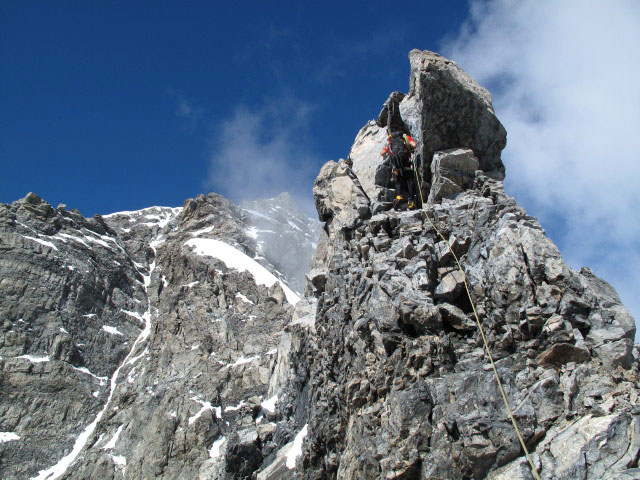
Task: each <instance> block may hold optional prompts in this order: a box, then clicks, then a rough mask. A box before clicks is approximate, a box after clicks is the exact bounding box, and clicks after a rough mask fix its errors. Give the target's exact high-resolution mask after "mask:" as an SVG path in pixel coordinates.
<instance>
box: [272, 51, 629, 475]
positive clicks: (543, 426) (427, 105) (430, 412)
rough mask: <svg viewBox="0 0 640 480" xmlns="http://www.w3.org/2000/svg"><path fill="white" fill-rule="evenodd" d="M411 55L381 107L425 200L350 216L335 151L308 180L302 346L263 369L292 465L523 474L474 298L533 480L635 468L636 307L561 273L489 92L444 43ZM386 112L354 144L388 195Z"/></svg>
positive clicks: (313, 471)
mask: <svg viewBox="0 0 640 480" xmlns="http://www.w3.org/2000/svg"><path fill="white" fill-rule="evenodd" d="M410 59H411V65H412V73H411V90H410V92H409V94H408V95H407V96H403V95H398V94H392V96H391V97H390V99H389V100H388V101H387V102H386V104H385V108H389V107H388V106H387V105H388V104H390V102H393V101H395V102H398V104H399V106H400V112H401V119H402V121H403V122H404V125H405V126H406V127H407V128H408V130H409V131H410V133H411V134H412V135H414V137H417V138H418V139H420V141H421V149H422V153H423V155H424V159H425V161H424V163H423V164H424V166H425V168H427V167H428V168H429V169H430V172H431V173H432V176H431V177H430V182H428V183H426V187H428V188H429V189H428V190H426V191H425V196H426V195H428V202H426V203H425V205H424V206H423V209H421V210H418V211H414V212H395V211H384V209H382V210H380V209H377V208H376V206H375V201H373V202H372V203H371V204H369V207H370V211H369V212H364V211H362V212H361V211H359V210H358V208H356V205H358V193H357V190H356V189H355V187H352V186H350V185H349V184H348V182H347V178H346V176H345V175H344V174H342V172H341V170H340V163H337V164H336V163H333V162H330V163H328V164H326V165H325V166H324V167H323V168H322V170H321V171H320V175H319V177H318V180H317V181H316V185H315V188H314V195H315V197H316V203H317V205H318V211H319V214H320V218H321V220H323V221H325V222H326V223H325V235H323V236H322V238H321V241H320V243H319V247H318V251H317V253H316V256H315V259H314V262H313V264H312V267H313V268H312V270H311V272H310V273H309V275H308V278H309V284H308V287H307V294H308V295H309V296H312V297H313V298H314V299H315V302H313V308H314V309H315V312H316V313H315V317H314V319H313V321H312V322H308V323H307V324H306V325H305V326H299V327H298V328H296V329H293V328H292V327H288V328H289V330H288V334H287V335H286V336H283V341H284V340H285V339H286V343H284V344H283V345H298V346H299V347H298V349H293V348H288V349H286V348H281V349H280V355H279V357H278V364H277V366H276V370H275V372H277V373H276V375H278V376H279V377H280V378H281V379H282V380H281V381H280V382H279V384H280V385H281V388H282V390H281V391H282V392H283V399H284V400H285V402H283V403H282V404H281V408H283V409H285V408H288V409H289V410H288V411H289V413H290V414H291V415H292V416H293V418H295V419H296V421H295V430H297V431H303V428H304V432H305V433H306V437H305V440H304V447H303V454H302V458H300V459H299V460H298V463H297V469H296V471H297V473H298V474H299V476H300V477H301V478H309V479H326V478H363V479H365V478H366V479H371V478H398V479H416V478H494V479H498V478H501V479H506V478H510V479H511V478H523V479H524V478H527V479H529V478H533V476H532V474H531V471H530V467H529V465H528V463H527V462H526V460H525V458H524V454H523V451H522V449H521V446H520V444H519V442H518V439H517V436H516V433H515V431H514V428H513V426H512V424H511V422H510V420H509V418H508V416H507V413H506V410H505V407H504V405H503V402H502V398H501V395H500V393H499V391H498V387H497V382H496V379H495V377H494V374H493V372H492V369H491V366H490V364H489V362H488V358H487V353H486V351H485V349H484V347H483V342H482V339H481V335H480V333H479V330H478V326H477V324H476V320H475V316H474V314H473V310H474V308H475V310H476V311H477V314H478V319H479V321H480V323H481V324H482V326H483V328H484V331H485V333H486V337H487V341H488V345H489V348H490V351H491V352H492V356H493V358H494V360H495V362H496V367H497V371H498V374H499V376H500V378H501V381H502V383H503V385H504V387H505V391H506V395H507V399H508V402H509V404H510V406H511V408H512V410H513V412H514V416H515V420H516V422H517V424H518V426H519V429H520V431H521V432H522V435H523V438H524V441H525V442H526V445H527V447H528V449H529V451H530V452H531V453H532V458H533V461H534V465H535V468H536V470H537V471H538V472H539V475H540V477H541V478H547V479H551V478H567V479H568V478H583V479H587V478H590V479H595V478H638V475H639V474H638V472H639V470H638V456H639V455H640V444H638V441H637V438H638V436H637V432H638V430H637V429H638V424H639V423H638V422H639V421H640V410H639V409H638V394H639V393H640V389H639V388H638V360H637V358H635V357H634V356H633V348H634V347H633V338H634V335H635V324H634V321H633V319H632V318H631V316H630V315H629V313H628V312H627V311H626V309H625V308H624V307H623V306H622V305H621V303H620V299H619V298H618V296H617V295H616V293H615V291H614V290H613V289H612V288H611V286H610V285H608V284H607V283H606V282H605V281H603V280H601V279H599V278H597V277H596V276H595V275H594V274H593V273H592V272H591V271H590V270H589V269H586V268H584V269H582V270H581V271H579V272H576V271H574V270H572V269H571V268H569V267H568V266H567V265H566V264H565V263H564V261H563V260H562V258H561V256H560V253H559V252H558V249H557V248H556V247H555V245H553V243H552V242H551V241H550V240H549V239H548V238H547V237H546V236H545V233H544V231H543V229H542V228H541V226H540V225H539V223H538V222H537V221H536V220H535V219H534V218H532V217H531V216H529V215H528V214H527V213H526V212H525V211H524V210H523V209H522V208H521V207H519V206H518V205H517V204H516V203H515V201H514V200H513V199H512V198H510V197H509V196H508V195H506V194H505V193H504V190H503V185H502V182H501V179H502V177H503V172H504V169H503V167H502V163H501V161H500V157H499V153H500V150H501V149H502V148H503V147H504V144H505V133H504V129H503V128H502V126H501V125H500V123H499V121H498V120H497V119H496V118H495V116H494V114H493V110H492V108H491V102H490V96H489V95H488V93H487V92H486V91H485V90H484V89H482V88H481V87H479V86H477V84H475V82H474V81H473V80H472V79H470V77H468V76H467V75H466V74H464V72H462V71H461V70H460V69H459V68H458V67H457V66H456V65H455V64H454V63H453V62H450V61H448V60H446V59H444V58H442V57H439V56H438V55H435V54H432V53H431V52H417V51H412V52H411V54H410ZM386 117H387V118H388V115H387V116H386ZM384 118H385V114H384V109H383V112H382V114H381V115H380V117H379V121H378V124H375V123H371V122H370V123H369V124H367V125H366V126H365V127H364V128H363V129H362V130H361V131H360V132H359V134H358V136H357V137H356V141H355V143H354V147H353V148H352V150H351V155H350V156H351V159H352V160H353V170H354V172H356V173H357V176H358V179H359V181H360V183H361V184H362V185H363V187H364V188H365V189H366V190H367V194H368V195H369V196H370V197H372V198H374V199H376V198H377V199H381V198H382V197H383V196H384V194H385V193H384V188H385V186H384V185H382V184H381V182H380V175H381V174H380V172H381V171H382V170H383V168H384V165H383V164H382V163H381V161H380V157H379V149H380V148H381V146H382V144H383V143H384V141H383V138H384V127H385V125H384ZM336 192H343V194H341V195H337V194H336ZM378 194H379V195H378ZM376 195H378V196H376ZM425 200H426V198H425ZM454 255H455V257H454ZM456 257H457V258H458V259H459V260H460V263H461V266H462V268H463V271H460V270H459V269H458V267H457V264H456V260H455V258H456ZM465 280H466V282H467V283H468V285H469V292H470V295H471V298H473V302H474V304H473V305H472V304H471V302H470V300H469V297H468V296H467V293H466V287H465ZM636 351H637V350H636ZM287 352H288V353H287ZM302 352H306V355H303V354H302ZM287 379H293V380H291V382H288V381H287ZM275 383H278V382H275ZM285 403H287V404H288V405H289V406H288V407H285V406H284V404H285ZM303 405H304V407H303ZM282 448H284V447H282ZM268 471H269V470H268V469H265V470H264V472H268ZM263 475H265V476H264V477H263V478H281V477H279V474H273V475H271V476H269V475H266V474H263Z"/></svg>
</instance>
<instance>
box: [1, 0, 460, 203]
mask: <svg viewBox="0 0 640 480" xmlns="http://www.w3.org/2000/svg"><path fill="white" fill-rule="evenodd" d="M230 3H231V2H230ZM305 3H307V2H280V3H279V4H278V3H276V2H258V1H256V2H235V6H231V7H225V8H221V7H219V6H218V5H219V2H211V1H202V2H197V1H196V2H166V1H160V2H157V1H153V2H151V1H147V2H100V1H91V2H80V1H77V2H68V1H67V2H53V1H51V2H43V1H38V2H29V1H24V2H23V1H21V2H2V3H0V62H1V63H0V64H1V65H3V67H2V82H1V84H0V88H1V90H0V104H1V105H2V109H0V156H1V157H0V158H1V159H2V164H3V176H2V179H1V180H0V201H2V202H10V201H13V200H16V199H18V198H20V197H22V196H24V194H25V193H27V192H28V191H31V190H32V191H34V192H36V193H38V194H39V195H40V196H42V197H43V198H45V199H46V200H47V201H49V202H50V203H52V204H54V206H55V205H56V204H57V203H58V202H63V203H66V204H67V205H68V206H69V207H74V208H78V209H79V210H80V211H81V212H82V213H83V214H85V215H93V214H94V213H109V212H112V211H116V210H123V209H127V210H129V209H136V208H141V207H145V206H149V205H155V204H163V205H180V204H182V201H183V200H184V199H186V198H188V197H192V196H195V195H197V194H198V193H202V192H208V191H210V190H215V191H216V192H218V193H221V194H224V195H228V196H231V197H232V198H234V199H236V200H238V199H240V198H241V197H242V196H246V197H247V198H252V197H254V196H255V195H256V194H258V195H271V194H277V193H278V192H279V191H280V190H283V189H287V187H288V186H289V185H290V184H291V183H292V181H294V182H295V185H291V188H292V189H299V190H302V188H304V189H305V190H306V191H309V190H310V187H311V185H312V182H313V179H314V178H315V175H316V173H317V171H318V170H319V168H320V167H321V165H322V164H323V163H324V162H325V161H326V160H328V159H335V158H338V157H340V156H344V155H345V154H346V152H347V151H348V149H349V147H350V145H351V143H352V141H353V138H354V137H355V134H356V133H357V131H358V129H359V128H360V127H361V126H362V125H363V124H364V123H365V122H366V121H367V120H368V119H369V118H371V117H374V116H376V115H377V113H378V111H379V109H380V106H381V104H382V102H384V100H385V99H386V97H387V95H388V93H389V92H391V91H392V90H396V89H402V90H406V89H407V86H408V72H409V65H408V60H407V53H408V51H409V50H410V49H411V48H414V47H416V46H417V47H420V48H432V49H435V48H436V47H437V46H438V42H439V41H440V40H441V39H442V38H443V36H444V35H446V34H449V33H452V32H455V29H456V28H457V26H458V25H459V24H460V23H461V22H462V21H463V19H464V18H465V17H466V14H467V12H466V6H465V4H459V5H457V6H443V5H444V3H445V2H416V3H415V4H413V5H412V4H407V5H406V7H405V12H404V14H403V15H400V12H398V15H390V13H392V12H390V9H389V6H388V4H386V3H384V2H353V3H352V5H349V4H347V3H345V2H322V3H321V4H320V3H319V2H318V6H312V5H305ZM309 3H310V2H309ZM429 4H431V7H429ZM441 4H442V5H441ZM394 16H395V17H396V18H389V17H394ZM240 118H242V119H244V120H249V121H253V127H254V128H253V129H252V130H251V131H250V130H249V129H248V128H246V127H243V125H241V124H239V123H238V121H239V119H240ZM256 122H257V123H256ZM229 126H234V127H237V128H236V129H235V131H234V132H230V131H229V128H228V127H229ZM289 135H291V137H292V138H284V137H285V136H286V137H288V136H289ZM229 136H233V137H237V139H239V140H244V145H245V146H246V145H254V146H257V148H260V147H264V146H265V145H267V146H268V145H269V143H270V142H271V141H276V143H277V142H278V141H279V142H281V143H282V141H283V140H290V141H291V143H295V144H294V145H287V149H289V150H292V151H297V152H299V153H300V154H301V155H302V158H301V159H300V161H294V160H293V159H290V160H289V161H287V162H286V167H287V168H283V170H285V171H280V172H277V176H278V179H279V180H278V181H275V182H274V181H270V182H268V183H269V184H264V182H263V184H261V185H257V184H255V183H253V184H252V183H251V182H249V184H248V185H247V186H246V187H243V186H242V185H240V184H239V183H242V182H239V181H237V180H236V181H234V182H231V184H229V181H228V180H227V179H226V176H227V175H228V174H229V172H228V170H229V169H230V170H231V172H230V173H231V175H234V174H236V173H237V171H238V169H233V168H232V167H233V163H234V159H233V158H230V157H231V154H232V152H226V153H228V154H229V158H224V159H218V160H217V162H216V163H215V167H216V168H215V169H213V168H212V165H211V162H212V156H215V154H216V153H217V152H219V151H220V149H221V146H222V145H226V144H228V143H229ZM241 143H243V142H236V143H235V144H234V146H239V144H241ZM287 143H288V142H287ZM274 148H275V146H272V149H271V150H272V151H274ZM274 152H275V151H274ZM274 154H275V153H274ZM289 155H291V154H289ZM300 167H302V170H304V175H301V174H300ZM246 173H247V172H246V171H245V172H242V174H243V175H246ZM289 177H291V178H290V179H289ZM301 183H303V184H304V186H302V185H301Z"/></svg>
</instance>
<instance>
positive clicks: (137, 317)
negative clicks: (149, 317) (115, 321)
mask: <svg viewBox="0 0 640 480" xmlns="http://www.w3.org/2000/svg"><path fill="white" fill-rule="evenodd" d="M120 311H121V312H122V313H124V314H125V315H129V316H130V317H133V318H135V319H137V320H140V321H141V322H142V323H144V315H141V314H139V313H138V312H132V311H130V310H124V309H122V308H121V309H120Z"/></svg>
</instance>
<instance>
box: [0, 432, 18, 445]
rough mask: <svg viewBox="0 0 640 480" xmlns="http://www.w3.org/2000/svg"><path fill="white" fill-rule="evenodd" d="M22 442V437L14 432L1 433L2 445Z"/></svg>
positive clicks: (0, 440)
mask: <svg viewBox="0 0 640 480" xmlns="http://www.w3.org/2000/svg"><path fill="white" fill-rule="evenodd" d="M14 440H20V437H19V436H18V435H17V434H16V433H14V432H0V443H5V442H13V441H14Z"/></svg>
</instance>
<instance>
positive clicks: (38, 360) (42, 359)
mask: <svg viewBox="0 0 640 480" xmlns="http://www.w3.org/2000/svg"><path fill="white" fill-rule="evenodd" d="M16 358H23V359H25V360H29V361H30V362H31V363H42V362H48V361H49V355H47V356H45V357H34V356H33V355H20V356H19V357H16Z"/></svg>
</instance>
